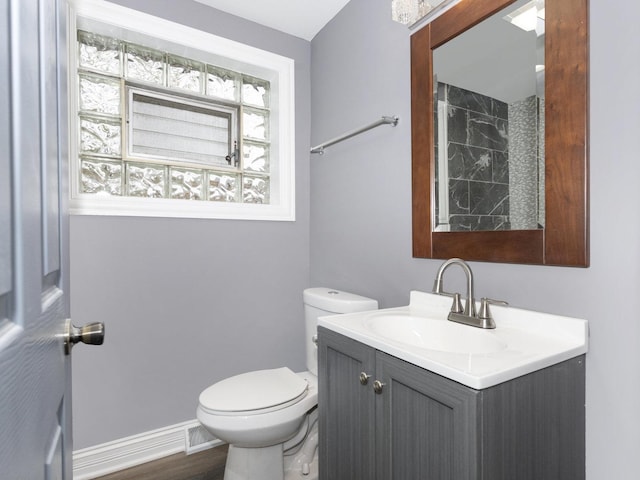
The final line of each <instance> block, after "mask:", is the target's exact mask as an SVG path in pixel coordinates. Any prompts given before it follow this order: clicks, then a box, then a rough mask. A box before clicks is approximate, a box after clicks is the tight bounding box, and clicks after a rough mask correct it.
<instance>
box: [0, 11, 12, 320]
mask: <svg viewBox="0 0 640 480" xmlns="http://www.w3.org/2000/svg"><path fill="white" fill-rule="evenodd" d="M8 4H9V1H8V0H0V10H1V11H0V32H8V31H9V15H8V12H9V8H8ZM0 105H5V106H6V105H9V44H8V42H5V41H2V42H0ZM9 115H10V112H9V109H8V108H0V145H2V146H3V147H2V148H0V327H1V326H2V324H3V323H4V321H5V319H6V317H7V312H6V305H5V308H3V304H6V303H7V302H8V298H7V297H8V293H9V292H10V291H11V289H12V288H13V287H12V277H13V268H12V265H11V251H12V244H11V233H10V232H11V228H10V227H11V188H10V183H9V179H10V175H11V169H10V168H9V167H10V162H9V157H10V150H9V148H7V146H8V145H9V125H10V120H9Z"/></svg>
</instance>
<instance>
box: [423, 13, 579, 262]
mask: <svg viewBox="0 0 640 480" xmlns="http://www.w3.org/2000/svg"><path fill="white" fill-rule="evenodd" d="M515 2H516V0H483V1H482V2H478V1H477V0H461V1H460V2H459V3H458V4H456V5H455V6H453V7H452V8H451V9H450V10H448V11H447V12H445V13H443V14H442V15H441V16H440V17H438V18H436V19H435V20H433V21H432V22H431V23H430V24H429V25H427V26H425V27H424V28H422V29H421V30H419V31H417V32H416V33H414V34H413V35H412V37H411V109H412V113H411V116H412V119H411V121H412V134H411V135H412V139H411V141H412V198H413V205H412V213H413V218H412V220H413V256H414V257H420V258H440V259H444V258H451V257H462V258H464V259H466V260H477V261H488V262H504V263H522V264H537V265H565V266H577V267H587V266H589V192H588V182H589V163H588V115H589V113H588V112H589V104H588V95H589V91H588V7H587V0H546V2H545V3H546V5H545V32H544V40H543V41H544V69H545V73H544V77H545V81H544V109H543V110H542V112H543V113H542V115H543V120H544V135H543V138H544V155H543V157H544V173H543V178H544V193H543V194H542V195H543V199H544V202H543V203H542V202H541V203H540V205H543V207H542V210H543V213H544V221H543V224H542V225H541V226H540V228H534V229H528V230H518V229H502V230H481V231H471V230H465V231H438V230H439V229H437V228H435V227H436V225H437V219H436V214H437V212H436V210H437V207H436V150H437V148H436V142H435V139H434V133H435V131H436V130H437V125H436V122H437V116H436V115H435V112H436V110H435V104H436V101H435V100H434V96H435V95H434V90H435V91H436V92H437V89H438V85H437V83H436V81H437V80H434V68H433V58H434V50H435V49H437V48H438V47H440V46H443V45H445V44H446V43H447V42H449V41H451V40H452V39H455V38H456V37H458V36H459V35H461V34H462V33H464V32H466V31H467V30H469V29H471V28H473V27H474V26H476V25H477V24H479V23H480V22H483V21H484V20H486V19H488V18H489V17H491V16H493V15H494V14H496V13H498V12H501V11H503V10H504V11H506V10H505V9H506V8H507V7H509V6H510V5H512V4H515ZM507 215H508V213H507Z"/></svg>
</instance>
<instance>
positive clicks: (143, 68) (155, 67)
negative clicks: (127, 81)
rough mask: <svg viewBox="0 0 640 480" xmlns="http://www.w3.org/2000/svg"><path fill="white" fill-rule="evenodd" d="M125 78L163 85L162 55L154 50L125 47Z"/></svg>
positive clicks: (134, 46) (135, 46)
mask: <svg viewBox="0 0 640 480" xmlns="http://www.w3.org/2000/svg"><path fill="white" fill-rule="evenodd" d="M126 58H127V62H126V66H127V73H126V75H127V78H131V79H134V80H141V81H143V82H150V83H156V84H159V85H163V84H164V55H163V54H162V53H161V52H157V51H155V50H149V49H146V48H141V47H138V46H137V45H127V57H126Z"/></svg>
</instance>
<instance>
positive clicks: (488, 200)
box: [433, 0, 545, 232]
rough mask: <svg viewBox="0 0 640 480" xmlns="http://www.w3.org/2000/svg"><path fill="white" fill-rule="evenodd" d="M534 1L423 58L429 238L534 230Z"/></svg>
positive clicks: (540, 159)
mask: <svg viewBox="0 0 640 480" xmlns="http://www.w3.org/2000/svg"><path fill="white" fill-rule="evenodd" d="M544 19H545V5H544V0H519V1H516V2H514V3H512V4H511V5H509V6H508V7H506V8H505V9H503V10H501V11H499V12H498V13H496V14H494V15H493V16H491V17H489V18H487V19H485V20H484V21H482V22H480V23H478V24H477V25H475V26H474V27H472V28H471V29H469V30H466V31H465V32H464V33H462V34H460V35H458V36H456V37H454V38H452V39H450V40H449V41H447V42H446V43H444V44H442V45H441V46H439V47H438V48H435V49H434V50H433V73H434V81H433V89H434V110H435V112H434V128H433V130H434V137H435V138H434V140H435V141H434V150H435V152H434V154H435V160H436V162H435V186H436V189H435V192H434V199H435V212H434V217H435V218H434V222H433V230H434V231H443V232H445V231H487V230H493V231H495V230H535V229H541V228H544V225H545V218H544V212H545V205H544V199H545V195H544V188H545V187H544V178H545V172H544V155H545V150H544V138H545V135H544V127H545V108H544V107H545V98H544V92H545V88H544V77H545V65H544V58H545V52H544V44H545V20H544Z"/></svg>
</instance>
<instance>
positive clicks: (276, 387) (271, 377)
mask: <svg viewBox="0 0 640 480" xmlns="http://www.w3.org/2000/svg"><path fill="white" fill-rule="evenodd" d="M307 388H308V383H307V382H306V381H305V380H304V379H303V378H302V377H300V376H299V375H296V374H295V373H293V372H292V371H291V370H289V369H288V368H287V367H282V368H275V369H273V370H256V371H253V372H247V373H242V374H240V375H235V376H233V377H229V378H226V379H224V380H221V381H219V382H217V383H214V384H213V385H211V386H210V387H209V388H207V389H206V390H204V391H203V392H202V393H201V394H200V404H201V405H202V406H203V407H205V408H207V409H209V410H218V411H221V412H243V411H248V410H260V409H264V408H269V407H274V406H276V405H280V404H283V403H286V402H289V401H290V400H292V399H294V398H296V397H298V396H300V395H302V394H303V393H304V392H305V391H306V390H307Z"/></svg>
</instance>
